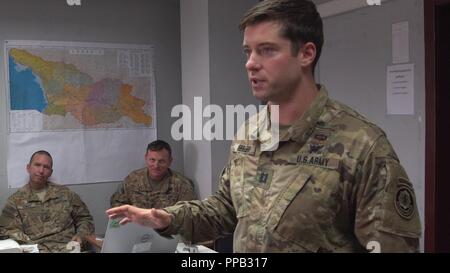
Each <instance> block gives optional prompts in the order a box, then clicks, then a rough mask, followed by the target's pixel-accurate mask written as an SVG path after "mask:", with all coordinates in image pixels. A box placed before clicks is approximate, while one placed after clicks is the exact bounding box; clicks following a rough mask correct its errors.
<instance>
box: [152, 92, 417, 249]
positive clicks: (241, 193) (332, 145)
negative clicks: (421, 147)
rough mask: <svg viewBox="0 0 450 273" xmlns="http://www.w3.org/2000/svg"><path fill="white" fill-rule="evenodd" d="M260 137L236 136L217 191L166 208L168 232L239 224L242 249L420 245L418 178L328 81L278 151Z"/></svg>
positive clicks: (218, 231)
mask: <svg viewBox="0 0 450 273" xmlns="http://www.w3.org/2000/svg"><path fill="white" fill-rule="evenodd" d="M260 115H268V113H267V110H266V111H264V112H262V113H260ZM252 122H254V118H251V120H250V121H248V123H252ZM267 129H268V128H266V130H267ZM247 133H249V134H254V133H255V132H251V131H247ZM260 135H264V132H263V133H262V134H260ZM262 144H264V143H263V142H262V141H261V139H259V140H246V141H234V142H233V143H232V145H231V153H230V159H229V161H228V164H227V165H226V167H225V168H224V170H223V172H222V175H221V177H220V185H219V190H218V192H217V193H215V194H214V195H213V196H211V197H209V198H207V199H206V200H204V201H192V202H180V203H178V204H176V205H175V206H171V207H168V208H165V210H166V211H167V212H169V213H172V214H173V215H174V216H175V217H174V220H173V221H172V223H171V225H170V226H169V227H168V228H167V229H165V230H164V231H163V232H161V234H162V235H169V234H177V233H179V234H181V235H182V236H184V237H185V240H188V241H192V242H198V241H205V240H210V239H215V238H217V237H220V236H223V235H224V234H227V233H231V232H233V231H234V251H235V252H367V251H375V252H378V251H379V252H416V251H418V247H419V237H420V235H421V224H420V219H419V213H418V209H417V205H416V200H415V195H414V190H413V186H412V184H411V183H410V181H409V179H408V176H407V175H406V173H405V171H404V169H403V168H402V166H401V165H400V163H399V160H398V158H397V156H396V154H395V152H394V150H393V148H392V147H391V145H390V144H389V142H388V140H387V138H386V135H385V134H384V132H383V131H382V130H381V129H380V128H378V127H377V126H376V125H374V124H372V123H370V122H369V121H367V120H366V119H365V118H364V117H362V116H361V115H359V114H358V113H356V112H355V111H354V110H352V109H350V108H348V107H347V106H345V105H343V104H341V103H338V102H336V101H333V100H331V99H329V98H328V95H327V92H326V90H325V88H324V87H321V89H320V92H319V94H318V96H317V97H316V99H315V100H314V102H313V103H312V105H310V107H309V108H308V110H307V111H306V112H305V113H304V115H303V116H302V117H301V118H300V119H299V120H297V121H296V122H295V123H294V124H293V125H292V126H291V127H290V128H289V129H288V130H287V131H286V134H284V135H282V136H280V142H279V146H278V148H277V149H276V150H275V151H261V145H262Z"/></svg>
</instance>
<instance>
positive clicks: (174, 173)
mask: <svg viewBox="0 0 450 273" xmlns="http://www.w3.org/2000/svg"><path fill="white" fill-rule="evenodd" d="M170 172H171V173H172V179H173V180H174V181H175V182H177V183H182V184H188V185H190V186H193V182H192V180H191V179H190V178H188V177H187V176H185V175H183V174H181V173H180V172H177V171H174V170H172V169H171V170H170Z"/></svg>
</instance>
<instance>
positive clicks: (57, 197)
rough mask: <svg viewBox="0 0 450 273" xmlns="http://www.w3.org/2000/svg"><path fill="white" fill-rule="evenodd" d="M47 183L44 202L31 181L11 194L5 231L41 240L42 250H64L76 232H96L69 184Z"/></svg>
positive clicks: (32, 241)
mask: <svg viewBox="0 0 450 273" xmlns="http://www.w3.org/2000/svg"><path fill="white" fill-rule="evenodd" d="M47 187H48V188H47V193H46V195H45V197H44V200H43V202H41V200H40V199H39V197H38V196H37V195H36V194H35V193H33V192H32V191H31V189H30V186H29V184H27V185H25V186H23V187H22V188H20V189H19V190H18V191H17V192H15V193H14V194H13V195H11V196H10V197H9V198H8V200H7V202H6V205H5V208H4V209H3V212H2V215H1V218H2V220H1V222H2V223H4V227H3V228H4V232H5V233H6V235H7V236H9V237H10V238H11V239H13V240H16V241H17V242H19V243H20V244H38V247H39V251H40V252H65V251H67V250H66V244H67V243H68V242H69V241H70V240H71V239H72V238H73V236H75V235H78V236H80V237H84V236H86V235H90V234H94V223H93V219H92V216H91V215H90V213H89V210H88V208H87V206H86V205H85V204H84V203H83V201H82V200H81V199H80V197H79V196H78V195H77V194H76V193H74V192H72V191H71V190H69V188H67V187H66V186H62V185H57V184H55V183H52V182H48V184H47ZM2 225H3V224H2Z"/></svg>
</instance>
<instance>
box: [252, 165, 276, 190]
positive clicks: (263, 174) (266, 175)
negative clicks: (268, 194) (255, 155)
mask: <svg viewBox="0 0 450 273" xmlns="http://www.w3.org/2000/svg"><path fill="white" fill-rule="evenodd" d="M272 176H273V171H272V170H266V169H258V171H257V172H256V179H255V182H256V183H255V184H256V186H258V187H261V188H268V187H269V186H270V183H271V182H272Z"/></svg>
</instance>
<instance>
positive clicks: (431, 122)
mask: <svg viewBox="0 0 450 273" xmlns="http://www.w3.org/2000/svg"><path fill="white" fill-rule="evenodd" d="M444 4H450V0H424V21H425V90H426V91H425V93H426V95H425V100H426V102H425V107H426V140H425V246H424V249H425V252H438V251H439V249H438V245H437V243H436V242H437V240H438V239H439V238H438V228H439V226H438V225H437V223H438V222H437V221H438V217H440V215H438V213H437V212H438V210H437V204H438V201H437V200H438V198H441V197H440V196H439V195H438V194H437V189H438V181H437V179H436V178H437V175H438V173H437V172H438V169H437V163H438V162H437V159H438V158H437V154H436V151H437V148H438V147H437V144H436V139H437V138H436V137H437V125H438V124H437V114H438V113H437V101H436V99H437V90H436V86H437V83H436V77H437V74H436V53H437V50H436V9H437V8H438V7H439V6H441V5H444ZM441 217H442V216H441ZM448 243H449V244H450V242H448Z"/></svg>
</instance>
